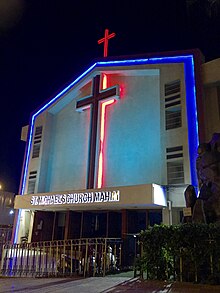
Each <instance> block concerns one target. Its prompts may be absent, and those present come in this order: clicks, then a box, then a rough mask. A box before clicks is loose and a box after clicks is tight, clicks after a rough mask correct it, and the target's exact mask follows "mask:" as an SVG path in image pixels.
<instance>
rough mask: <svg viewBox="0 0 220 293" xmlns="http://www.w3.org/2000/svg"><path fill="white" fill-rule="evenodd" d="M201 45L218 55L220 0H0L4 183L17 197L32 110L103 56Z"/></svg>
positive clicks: (208, 54)
mask: <svg viewBox="0 0 220 293" xmlns="http://www.w3.org/2000/svg"><path fill="white" fill-rule="evenodd" d="M106 28H108V29H109V30H110V33H111V32H115V33H116V37H115V38H114V39H111V40H110V41H109V56H120V55H136V54H144V53H150V52H158V53H159V52H163V51H175V50H184V49H192V48H199V49H200V50H201V51H202V53H203V54H204V56H205V59H206V61H209V60H212V59H215V58H219V57H220V1H219V0H189V1H183V0H161V1H159V0H152V1H150V0H135V1H128V0H126V1H124V0H116V1H115V0H109V1H99V0H98V1H97V0H93V1H92V0H91V1H89V0H86V1H82V0H78V1H76V0H75V1H74V0H72V1H68V0H0V86H1V93H0V95H1V100H0V101H1V115H0V127H1V143H0V184H2V185H3V188H4V190H7V191H12V192H15V193H18V189H19V181H20V175H21V170H22V162H23V156H24V150H25V143H24V142H22V141H21V140H20V135H21V128H22V126H25V125H27V124H28V123H29V118H30V113H31V112H33V111H34V110H35V109H36V108H38V107H39V106H40V105H41V104H42V103H44V102H45V101H46V100H48V99H49V98H50V97H53V96H54V95H55V94H56V93H57V92H59V91H60V90H61V89H63V88H64V87H65V86H66V85H67V84H68V83H70V82H71V81H73V80H74V79H75V78H76V77H78V76H79V75H80V74H81V73H83V72H84V70H85V69H87V68H88V67H89V66H90V65H92V64H93V63H94V61H95V60H96V59H97V58H102V56H103V45H98V44H97V40H98V39H99V38H102V37H103V35H104V30H105V29H106Z"/></svg>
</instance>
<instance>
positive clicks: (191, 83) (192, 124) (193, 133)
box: [14, 55, 199, 243]
mask: <svg viewBox="0 0 220 293" xmlns="http://www.w3.org/2000/svg"><path fill="white" fill-rule="evenodd" d="M158 63H184V64H185V81H186V104H187V116H188V129H189V131H188V133H189V134H188V135H189V137H188V138H189V155H190V166H191V181H192V184H193V185H195V186H196V185H197V180H196V172H195V171H194V170H193V169H195V168H193V169H192V167H193V166H195V162H194V161H195V154H196V152H197V146H198V141H199V139H198V125H197V107H196V92H195V76H194V62H193V55H181V56H173V57H155V58H142V59H131V60H129V59H127V60H115V61H102V62H97V63H94V64H93V65H92V66H90V67H89V68H88V69H87V70H86V71H85V72H84V73H83V74H81V75H80V76H79V77H78V78H77V79H75V80H74V81H73V82H72V83H71V84H69V85H68V86H67V87H66V88H65V89H64V90H63V91H61V92H60V93H59V94H58V95H56V96H55V97H54V98H53V99H52V100H50V101H49V102H48V103H47V104H45V105H44V106H43V107H42V108H40V109H39V110H38V111H37V112H36V113H34V114H33V116H32V119H31V125H30V132H29V140H28V145H27V151H26V156H25V164H24V173H23V179H22V188H21V192H20V194H21V195H23V194H24V188H25V183H26V179H27V171H28V163H29V159H30V150H31V144H32V136H33V128H34V122H35V118H36V117H37V116H38V115H39V114H40V113H41V112H43V111H44V110H46V109H47V108H48V107H49V106H51V105H52V103H54V102H55V101H57V100H58V99H59V98H60V97H61V96H62V95H63V94H64V93H66V92H67V91H68V90H70V89H71V88H72V87H73V86H74V85H75V84H77V83H78V82H79V81H80V80H81V79H82V78H83V77H84V76H85V75H87V74H88V73H90V72H91V71H92V70H93V69H94V68H95V67H102V66H105V67H107V66H123V65H124V66H133V65H143V64H158ZM190 113H191V114H190ZM19 225H20V211H19V213H18V220H17V225H16V229H15V238H14V243H17V235H18V229H19Z"/></svg>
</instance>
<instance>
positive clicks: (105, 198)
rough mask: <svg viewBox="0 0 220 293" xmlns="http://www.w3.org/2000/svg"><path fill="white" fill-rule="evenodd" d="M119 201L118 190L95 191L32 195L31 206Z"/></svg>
mask: <svg viewBox="0 0 220 293" xmlns="http://www.w3.org/2000/svg"><path fill="white" fill-rule="evenodd" d="M119 200H120V190H114V191H95V192H80V193H67V194H52V195H33V196H32V197H31V201H30V203H31V205H33V206H42V205H43V206H45V205H66V204H83V203H87V204H88V203H89V204H90V203H91V204H92V203H100V202H101V203H102V202H103V203H107V202H117V201H119Z"/></svg>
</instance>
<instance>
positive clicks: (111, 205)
mask: <svg viewBox="0 0 220 293" xmlns="http://www.w3.org/2000/svg"><path fill="white" fill-rule="evenodd" d="M202 100H203V99H202V84H201V55H200V52H199V51H197V50H192V51H184V52H170V53H164V54H158V55H156V54H154V55H148V56H141V57H140V56H135V57H125V58H123V57H120V58H104V60H101V61H98V62H96V63H94V64H93V65H92V66H90V67H89V68H88V69H87V70H86V71H85V72H84V73H82V74H81V75H80V76H79V77H78V78H77V79H75V80H74V81H73V82H72V83H71V84H69V85H68V86H67V87H66V88H64V89H63V90H62V91H61V92H60V93H59V94H58V95H56V96H55V97H53V98H52V99H51V100H49V101H48V102H47V103H45V104H44V105H43V106H42V107H41V108H39V109H37V110H36V111H35V112H34V113H33V114H32V115H31V119H30V124H29V134H28V138H27V142H26V153H25V159H24V164H23V171H22V176H21V188H20V194H19V195H17V196H16V199H15V209H17V215H16V220H15V225H14V232H13V241H14V243H20V242H21V241H22V239H26V240H27V241H28V242H38V241H48V240H58V239H79V238H92V237H93V238H94V237H107V238H116V237H117V238H126V236H127V235H135V234H137V233H139V232H140V231H141V230H144V229H146V227H147V226H149V225H153V224H160V223H165V224H174V223H179V222H181V218H182V211H183V207H184V206H185V201H184V190H185V188H186V187H187V186H188V185H189V184H191V185H193V186H195V187H197V186H198V183H197V176H196V165H195V163H196V156H197V147H198V144H199V141H200V140H203V139H205V134H204V126H203V124H204V121H203V118H204V115H203V110H202V109H203V108H202V107H203V105H202V104H201V103H202ZM198 113H200V114H198Z"/></svg>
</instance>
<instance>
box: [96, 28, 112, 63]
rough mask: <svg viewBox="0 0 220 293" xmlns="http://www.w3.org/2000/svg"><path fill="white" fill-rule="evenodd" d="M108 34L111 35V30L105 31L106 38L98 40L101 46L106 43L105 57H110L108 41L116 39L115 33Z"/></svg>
mask: <svg viewBox="0 0 220 293" xmlns="http://www.w3.org/2000/svg"><path fill="white" fill-rule="evenodd" d="M108 33H109V30H108V29H105V36H104V38H102V39H100V40H98V44H99V45H100V44H101V43H103V42H104V57H107V56H108V40H109V39H111V38H114V37H115V33H111V34H110V35H109V34H108Z"/></svg>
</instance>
